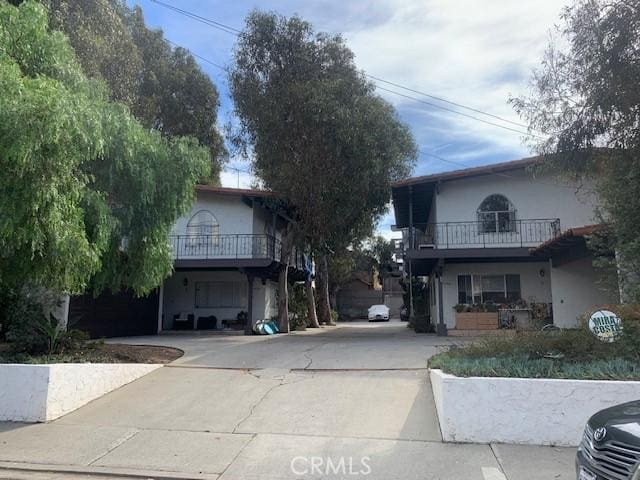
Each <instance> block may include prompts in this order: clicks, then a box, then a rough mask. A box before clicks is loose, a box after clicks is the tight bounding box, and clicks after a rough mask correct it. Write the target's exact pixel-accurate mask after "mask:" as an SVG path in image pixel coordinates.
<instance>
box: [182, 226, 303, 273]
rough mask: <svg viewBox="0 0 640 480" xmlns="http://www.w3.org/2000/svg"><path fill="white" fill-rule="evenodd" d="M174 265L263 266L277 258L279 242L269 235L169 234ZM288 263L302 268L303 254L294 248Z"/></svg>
mask: <svg viewBox="0 0 640 480" xmlns="http://www.w3.org/2000/svg"><path fill="white" fill-rule="evenodd" d="M169 242H170V244H171V247H172V251H173V258H174V260H175V263H176V267H185V268H186V267H194V268H195V267H266V266H269V265H271V264H272V263H273V262H279V261H280V255H281V252H282V245H281V243H280V240H279V239H277V238H275V237H274V236H272V235H252V234H227V235H170V236H169ZM291 266H292V267H294V268H296V269H300V270H302V269H303V267H304V255H303V254H302V253H301V252H299V251H298V250H296V249H294V253H293V259H292V261H291Z"/></svg>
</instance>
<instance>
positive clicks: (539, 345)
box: [429, 311, 640, 380]
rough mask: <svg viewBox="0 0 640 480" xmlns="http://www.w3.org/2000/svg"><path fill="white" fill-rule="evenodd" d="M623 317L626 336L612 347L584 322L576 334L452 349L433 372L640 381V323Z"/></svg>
mask: <svg viewBox="0 0 640 480" xmlns="http://www.w3.org/2000/svg"><path fill="white" fill-rule="evenodd" d="M620 315H621V316H622V319H623V333H622V334H621V336H620V337H619V339H618V340H617V341H616V342H614V343H604V342H601V341H600V340H598V339H597V338H596V337H595V336H594V335H592V334H591V332H590V331H589V330H588V328H587V326H586V322H584V321H583V322H581V324H580V326H579V327H578V328H575V329H567V330H559V331H550V332H519V333H518V335H516V336H514V337H499V338H490V339H485V340H482V341H480V342H476V343H473V344H470V345H467V346H464V347H457V348H452V349H450V350H449V351H447V352H443V353H440V354H438V355H436V356H434V357H432V358H431V359H430V361H429V366H430V367H431V368H438V369H441V370H443V371H444V372H446V373H450V374H453V375H457V376H460V377H472V376H480V377H515V378H573V379H579V380H587V379H593V380H640V321H639V320H638V318H637V317H636V315H635V314H634V313H630V311H626V312H624V313H620Z"/></svg>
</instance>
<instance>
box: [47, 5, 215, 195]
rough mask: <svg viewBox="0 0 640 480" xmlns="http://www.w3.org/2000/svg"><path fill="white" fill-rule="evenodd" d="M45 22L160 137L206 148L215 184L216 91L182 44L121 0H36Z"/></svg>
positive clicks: (94, 76)
mask: <svg viewBox="0 0 640 480" xmlns="http://www.w3.org/2000/svg"><path fill="white" fill-rule="evenodd" d="M41 1H42V3H43V4H44V5H46V6H47V8H48V9H49V11H50V18H49V24H50V27H51V28H52V29H53V30H61V31H62V32H64V33H65V34H66V35H67V36H68V37H69V41H70V43H71V46H72V47H73V48H74V50H75V52H76V56H77V59H78V61H79V63H80V65H81V66H82V69H83V71H84V73H85V74H86V75H87V76H88V77H89V78H92V79H99V80H103V81H104V82H105V83H106V84H107V86H108V87H109V94H110V98H111V99H112V100H115V101H118V102H122V103H124V104H125V105H127V106H128V107H129V108H130V109H131V112H132V113H133V116H134V117H135V118H136V119H137V120H138V121H139V122H141V123H142V124H143V125H144V126H145V127H147V128H152V129H154V130H157V131H159V132H160V133H161V134H162V135H164V136H174V135H188V136H192V137H195V138H197V139H198V140H199V141H200V143H201V144H202V145H205V146H207V147H208V148H209V150H210V153H211V170H210V175H209V177H208V178H205V179H202V180H203V181H206V182H211V183H219V177H220V169H221V165H222V163H223V161H224V158H225V155H226V150H225V148H224V143H223V138H222V135H221V134H220V132H219V131H218V129H217V127H216V120H217V112H218V108H219V104H220V99H219V95H218V90H217V89H216V86H215V85H214V84H213V82H212V81H211V79H210V78H209V77H208V76H207V74H206V73H205V72H203V71H202V69H201V68H200V66H199V65H198V63H197V62H196V61H195V59H194V58H193V56H192V55H191V54H190V53H189V52H188V51H187V50H185V49H184V48H180V47H177V48H174V47H173V45H172V44H171V43H169V42H168V41H167V40H166V39H165V38H164V35H163V33H162V31H161V30H158V29H150V28H148V27H147V26H146V25H145V21H144V16H143V14H142V10H141V8H140V7H138V6H136V7H133V8H130V7H129V6H128V5H127V4H126V2H124V1H123V0H86V1H77V0H41Z"/></svg>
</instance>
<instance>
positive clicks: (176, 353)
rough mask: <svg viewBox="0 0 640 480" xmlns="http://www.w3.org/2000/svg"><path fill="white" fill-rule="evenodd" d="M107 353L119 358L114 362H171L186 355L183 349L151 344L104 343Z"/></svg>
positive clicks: (104, 352)
mask: <svg viewBox="0 0 640 480" xmlns="http://www.w3.org/2000/svg"><path fill="white" fill-rule="evenodd" d="M100 349H101V351H102V353H103V354H105V355H109V356H110V357H112V358H114V359H117V361H114V363H169V362H173V361H174V360H176V359H178V358H180V357H181V356H182V355H184V352H183V351H182V350H179V349H177V348H171V347H157V346H151V345H124V344H104V345H102V346H101V347H100Z"/></svg>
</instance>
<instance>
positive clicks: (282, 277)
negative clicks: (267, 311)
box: [278, 226, 293, 333]
mask: <svg viewBox="0 0 640 480" xmlns="http://www.w3.org/2000/svg"><path fill="white" fill-rule="evenodd" d="M292 249H293V232H292V230H291V227H290V226H287V228H286V230H285V232H284V234H283V235H282V240H281V242H280V273H279V274H278V328H279V329H280V331H281V332H282V333H289V262H290V259H291V250H292Z"/></svg>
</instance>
